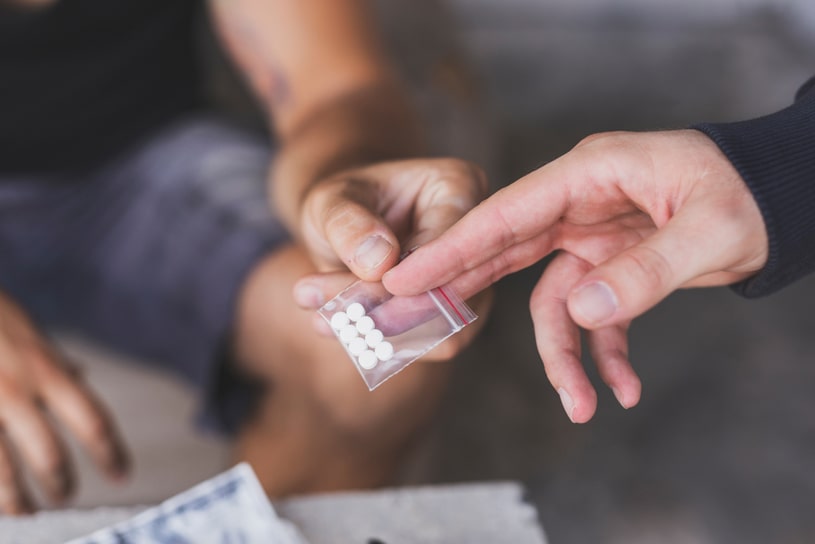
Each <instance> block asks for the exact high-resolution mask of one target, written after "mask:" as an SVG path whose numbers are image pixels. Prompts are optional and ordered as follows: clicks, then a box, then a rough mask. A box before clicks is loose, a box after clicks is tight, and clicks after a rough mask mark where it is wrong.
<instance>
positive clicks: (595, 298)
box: [571, 281, 617, 325]
mask: <svg viewBox="0 0 815 544" xmlns="http://www.w3.org/2000/svg"><path fill="white" fill-rule="evenodd" d="M571 305H572V308H573V310H574V311H575V313H577V314H578V315H579V316H580V317H582V318H583V320H584V321H586V322H588V323H591V324H593V325H595V324H600V323H602V322H603V321H605V320H606V319H608V318H610V317H611V316H612V315H614V312H616V311H617V297H616V296H615V295H614V291H612V290H611V288H610V287H609V286H608V285H607V284H605V283H604V282H602V281H597V282H594V283H590V284H588V285H585V286H583V287H581V288H580V289H579V290H578V291H577V292H576V293H575V294H574V295H572V297H571Z"/></svg>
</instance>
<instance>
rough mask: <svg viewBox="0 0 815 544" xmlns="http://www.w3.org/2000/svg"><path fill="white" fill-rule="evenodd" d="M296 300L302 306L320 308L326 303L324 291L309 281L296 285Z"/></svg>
mask: <svg viewBox="0 0 815 544" xmlns="http://www.w3.org/2000/svg"><path fill="white" fill-rule="evenodd" d="M294 301H295V302H296V303H297V305H298V306H300V307H301V308H319V307H320V306H322V305H323V304H324V303H325V300H324V297H323V292H322V291H321V290H320V289H318V288H317V287H315V286H314V285H311V284H309V283H304V284H299V285H296V286H295V288H294Z"/></svg>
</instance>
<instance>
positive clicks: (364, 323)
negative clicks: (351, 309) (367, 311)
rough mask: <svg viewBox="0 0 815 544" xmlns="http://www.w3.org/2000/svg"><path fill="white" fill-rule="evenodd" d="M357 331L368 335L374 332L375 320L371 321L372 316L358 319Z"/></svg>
mask: <svg viewBox="0 0 815 544" xmlns="http://www.w3.org/2000/svg"><path fill="white" fill-rule="evenodd" d="M357 330H358V331H359V334H368V333H369V332H371V331H372V330H374V320H373V319H371V316H368V315H363V316H362V317H360V318H359V319H357Z"/></svg>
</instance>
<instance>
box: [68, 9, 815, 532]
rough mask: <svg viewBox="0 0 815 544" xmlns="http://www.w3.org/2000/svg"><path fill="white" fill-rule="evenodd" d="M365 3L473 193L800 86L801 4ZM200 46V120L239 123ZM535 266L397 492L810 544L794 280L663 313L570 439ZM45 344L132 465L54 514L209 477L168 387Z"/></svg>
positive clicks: (200, 444) (139, 370)
mask: <svg viewBox="0 0 815 544" xmlns="http://www.w3.org/2000/svg"><path fill="white" fill-rule="evenodd" d="M376 3H377V7H378V10H379V13H380V16H381V19H382V23H383V28H384V29H385V33H386V35H387V39H388V41H389V43H390V46H391V50H392V53H393V56H394V59H395V61H396V63H397V65H398V66H399V67H400V68H401V70H402V73H403V76H404V78H405V80H406V82H407V83H408V85H409V87H410V88H411V89H412V92H413V96H414V98H415V100H416V103H417V105H418V106H419V108H420V109H421V111H422V112H423V114H424V115H425V116H426V118H427V119H428V123H429V125H430V126H431V129H432V135H433V140H434V143H435V146H436V149H437V150H438V152H439V153H446V154H455V155H459V156H464V157H466V158H470V159H473V160H475V161H477V162H480V163H482V164H484V165H485V167H486V168H487V170H488V171H489V173H490V176H491V178H492V180H493V182H494V185H495V186H500V185H503V184H506V183H509V182H511V181H512V180H514V179H516V178H517V177H519V176H520V175H523V174H524V173H526V172H528V171H530V170H532V169H534V168H536V167H537V166H540V165H542V164H543V163H545V162H547V161H549V160H551V159H553V158H554V157H556V156H558V155H560V154H562V153H564V152H565V151H567V150H568V149H569V148H570V147H572V146H573V145H574V144H576V143H577V142H578V141H579V140H580V139H581V138H582V137H584V136H586V135H588V134H591V133H595V132H599V131H605V130H618V129H623V130H649V129H664V128H680V127H686V126H688V125H690V124H693V123H695V122H699V121H727V120H738V119H746V118H751V117H756V116H759V115H762V114H765V113H770V112H773V111H775V110H778V109H780V108H782V107H784V106H786V105H788V104H789V103H791V101H792V98H793V95H794V93H795V91H796V89H797V88H798V86H799V85H800V84H802V83H803V82H804V81H805V80H806V79H807V78H808V77H809V76H811V75H812V74H813V73H815V3H813V2H812V1H811V0H786V1H784V0H775V1H772V0H763V1H762V0H741V1H739V0H685V1H683V2H681V3H678V2H655V1H653V0H615V1H614V2H608V1H605V0H500V1H497V0H492V1H490V0H448V1H446V2H443V1H440V0H438V1H435V0H434V1H430V0H423V1H422V2H412V1H410V0H378V1H377V2H376ZM205 27H206V25H205V23H204V22H202V40H201V41H202V45H201V51H202V59H204V61H205V62H206V64H207V66H208V67H209V69H210V74H211V77H210V80H211V81H210V90H211V96H212V99H213V102H215V103H217V104H218V105H219V107H222V108H224V109H226V110H228V111H229V112H231V113H232V114H233V115H235V116H236V117H238V118H240V119H243V120H244V121H245V122H247V123H255V124H256V123H257V118H256V114H255V112H254V109H253V106H252V104H251V101H250V100H249V99H248V98H247V97H246V94H245V92H244V91H243V90H242V89H241V87H240V84H239V82H238V81H236V78H235V77H234V74H233V73H232V71H231V69H230V67H229V66H228V65H226V64H225V62H224V60H223V57H222V56H221V55H220V54H219V52H218V51H217V47H216V46H215V44H214V42H213V40H212V38H211V36H210V35H209V33H208V31H207V30H206V28H205ZM542 266H543V265H542V264H541V265H538V266H536V267H533V268H532V269H529V270H526V271H523V272H521V273H519V274H516V275H515V276H513V277H510V278H507V279H505V280H503V281H502V282H501V283H500V284H499V285H498V290H497V307H496V308H495V311H494V312H493V314H492V316H491V317H490V321H489V323H488V325H487V327H486V330H485V331H484V334H483V335H482V336H481V338H480V339H479V340H478V341H477V342H476V344H475V345H474V346H472V348H471V349H469V350H468V351H467V352H466V353H464V354H463V355H462V356H461V357H460V358H459V359H458V360H457V361H456V363H455V364H456V371H455V375H454V379H453V381H452V384H451V388H450V391H449V395H448V396H447V399H446V401H445V404H444V406H443V409H442V410H441V412H440V413H439V415H438V418H437V420H436V422H435V424H434V427H433V429H431V432H430V434H429V435H428V437H427V439H426V440H425V441H424V442H423V443H422V444H421V446H420V448H419V451H418V452H417V453H416V455H415V456H414V458H413V459H412V461H411V463H410V466H408V467H407V468H406V470H405V473H404V475H403V478H402V483H404V484H405V485H412V484H427V483H447V482H461V481H480V480H495V479H513V480H519V481H521V482H523V483H524V484H525V485H526V487H527V489H528V492H529V500H530V502H532V503H533V504H535V505H536V506H537V507H538V510H539V513H540V517H541V521H542V524H543V526H544V528H545V530H546V532H547V534H548V536H549V539H550V540H551V542H552V543H553V544H562V543H584V542H610V543H618V542H619V543H622V542H626V543H639V542H643V543H645V542H660V543H674V542H676V543H686V542H687V543H691V542H693V543H708V542H711V543H712V542H744V543H751V542H756V543H758V542H762V543H765V542H773V543H811V542H815V518H813V516H812V512H813V511H814V510H815V316H814V315H813V312H812V311H811V308H812V306H813V302H815V278H813V277H811V278H809V279H808V280H805V281H802V282H800V283H798V284H796V285H794V286H793V287H790V288H788V289H787V290H785V291H784V292H782V293H780V294H778V295H775V296H773V297H770V298H768V299H763V300H759V301H746V300H743V299H740V298H738V297H737V296H736V295H734V294H732V293H731V292H730V291H729V290H727V289H708V290H697V291H688V292H682V293H678V294H676V295H674V296H672V297H670V298H669V299H668V300H667V301H665V302H664V303H663V304H661V305H660V306H659V307H658V308H656V309H655V310H654V311H652V312H650V313H649V314H648V315H646V316H644V317H643V318H641V319H639V320H638V321H637V322H635V324H634V326H633V327H632V330H631V356H632V360H633V362H634V364H635V367H636V369H637V370H638V372H639V373H640V376H641V378H642V381H643V397H642V402H641V403H640V405H639V406H637V407H636V408H634V409H631V410H629V411H624V410H623V409H622V408H620V407H619V405H617V403H616V402H615V401H614V398H613V396H612V395H611V393H610V392H608V391H607V390H605V389H604V388H602V387H601V388H599V389H598V392H599V396H600V401H599V408H598V413H597V416H596V417H595V418H594V419H593V420H592V421H591V422H590V423H589V424H586V425H582V426H575V425H572V424H571V423H570V422H569V421H568V419H567V418H566V416H565V415H564V414H563V411H562V409H561V407H560V403H559V400H558V398H557V395H556V394H555V392H554V391H553V390H552V389H551V387H550V386H549V384H548V382H547V381H546V378H545V375H544V372H543V367H542V365H541V363H540V360H539V357H538V355H537V352H536V349H535V344H534V339H533V336H532V325H531V321H530V318H529V312H528V307H527V301H528V297H529V293H530V291H531V289H532V287H533V285H534V283H535V281H536V280H537V278H538V276H539V275H540V273H541V270H542ZM62 344H63V345H64V347H65V349H66V350H67V351H68V353H69V354H70V355H71V356H72V357H73V358H74V359H75V360H77V361H79V362H80V363H81V364H82V365H83V366H84V367H85V368H86V370H87V373H88V378H89V381H90V382H91V383H92V384H93V385H94V386H95V390H96V391H98V392H99V394H100V396H101V397H103V398H104V400H106V401H107V402H108V403H109V404H110V406H111V408H112V409H113V411H114V412H115V414H116V416H117V418H118V420H119V421H120V423H121V425H122V427H123V428H124V430H125V436H126V438H127V439H128V442H129V444H130V446H131V447H132V448H133V451H134V455H135V463H136V471H135V473H134V478H133V480H132V482H131V483H130V484H128V485H127V486H125V487H123V488H118V487H112V486H111V485H109V484H107V483H105V482H104V481H102V479H101V478H100V477H98V475H97V474H96V473H95V471H94V470H93V468H92V467H90V466H89V465H88V464H87V462H86V459H85V458H84V456H82V455H77V456H76V459H77V461H78V463H79V464H80V472H81V477H80V485H81V490H80V494H79V497H78V499H77V501H76V502H75V503H74V505H75V506H78V507H92V506H98V505H124V504H142V503H152V502H156V501H158V500H160V499H163V498H165V497H167V496H169V495H170V494H172V493H175V492H177V491H179V490H181V489H183V488H185V487H188V486H190V485H192V484H193V483H195V482H197V481H199V480H201V479H203V478H206V477H208V476H210V475H212V474H214V473H216V472H218V471H220V470H221V469H222V468H224V467H225V466H227V464H228V463H229V449H228V445H227V444H226V443H224V442H223V441H222V440H221V439H219V438H218V437H215V436H210V435H203V434H199V433H198V432H197V431H195V429H194V428H193V427H192V426H191V424H190V422H191V420H192V415H193V412H194V397H193V392H192V391H190V390H188V389H186V387H185V386H184V385H183V384H182V383H179V382H178V381H176V380H175V379H174V378H172V377H169V376H165V375H162V374H160V373H157V372H156V371H155V370H153V369H151V368H150V367H145V366H135V365H130V364H128V363H129V362H128V361H127V360H125V359H123V358H122V357H121V356H119V355H118V354H113V353H108V352H105V351H103V350H102V349H100V348H98V347H96V346H92V345H89V344H87V343H85V342H84V341H83V340H81V339H78V338H64V339H63V340H62ZM349 364H350V363H349ZM588 366H589V368H591V365H590V364H589V365H588ZM593 376H594V379H595V382H596V383H599V380H597V379H596V374H593ZM145 399H149V402H145Z"/></svg>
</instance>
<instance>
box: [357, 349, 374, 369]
mask: <svg viewBox="0 0 815 544" xmlns="http://www.w3.org/2000/svg"><path fill="white" fill-rule="evenodd" d="M357 360H358V361H359V366H361V367H362V368H364V369H365V370H371V369H372V368H373V367H375V366H376V364H377V363H378V362H379V360H378V359H377V358H376V353H374V352H373V351H371V350H369V349H366V350H365V351H363V352H362V353H360V354H359V359H357Z"/></svg>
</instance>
